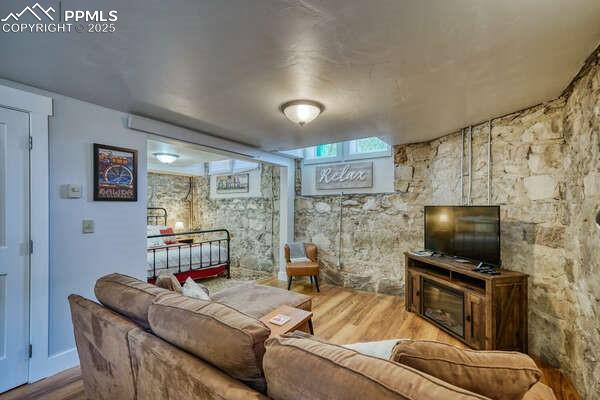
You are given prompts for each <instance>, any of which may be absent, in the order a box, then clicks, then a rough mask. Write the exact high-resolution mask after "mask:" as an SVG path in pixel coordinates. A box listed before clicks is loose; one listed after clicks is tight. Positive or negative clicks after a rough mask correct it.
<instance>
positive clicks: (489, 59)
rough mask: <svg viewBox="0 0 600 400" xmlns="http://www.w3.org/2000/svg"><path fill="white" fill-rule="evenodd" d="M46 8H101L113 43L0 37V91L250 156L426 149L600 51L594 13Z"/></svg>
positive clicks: (546, 88)
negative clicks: (105, 114) (240, 147)
mask: <svg viewBox="0 0 600 400" xmlns="http://www.w3.org/2000/svg"><path fill="white" fill-rule="evenodd" d="M26 3H29V2H27V1H23V0H3V1H2V2H1V4H0V15H1V16H2V17H3V16H4V15H5V14H8V12H10V11H19V10H20V9H22V8H23V5H24V4H26ZM55 3H58V2H57V1H55V2H52V1H47V2H44V4H46V5H50V4H55ZM61 6H62V7H63V9H68V8H77V9H83V10H85V9H103V10H109V9H115V10H117V11H118V13H119V21H118V22H117V28H118V32H117V33H104V34H89V33H81V34H77V33H70V34H40V33H36V34H22V33H20V34H14V33H12V34H7V33H1V32H0V50H1V51H2V53H1V54H2V60H1V62H0V76H1V77H4V78H7V79H10V80H14V81H18V82H21V83H25V84H30V85H33V86H37V87H40V88H43V89H47V90H50V91H54V92H58V93H61V94H64V95H67V96H72V97H75V98H78V99H82V100H85V101H89V102H92V103H97V104H100V105H103V106H107V107H111V108H114V109H118V110H121V111H125V112H131V113H136V114H140V115H145V116H149V117H152V118H155V119H159V120H163V121H167V122H171V123H174V124H177V125H181V126H186V127H190V128H194V129H198V130H203V131H206V132H209V133H212V134H215V135H218V136H222V137H227V138H230V139H235V140H237V141H240V142H244V143H248V144H251V145H255V146H258V147H261V148H263V149H265V150H273V149H288V148H294V147H299V146H305V145H311V144H315V143H319V142H332V141H338V140H341V139H348V138H354V137H364V136H372V135H383V136H389V137H390V138H391V140H392V141H393V142H394V143H406V142H415V141H423V140H427V139H431V138H435V137H439V136H441V135H443V134H446V133H448V132H451V131H453V130H455V129H458V128H460V127H462V126H465V125H468V124H470V123H476V122H480V121H483V120H486V119H488V118H489V117H493V116H499V115H502V114H505V113H507V112H512V111H515V110H519V109H521V108H524V107H527V106H530V105H534V104H537V103H539V102H542V101H544V100H549V99H551V98H554V97H556V96H558V95H559V94H560V93H561V91H562V90H563V89H564V88H565V87H566V85H567V84H568V83H569V81H570V80H571V79H572V78H573V76H574V75H575V74H576V73H577V71H578V69H579V68H580V67H581V65H582V63H583V62H584V60H585V58H586V57H587V56H588V55H589V54H590V53H591V52H592V50H593V49H594V48H595V47H596V45H597V44H598V41H599V39H600V1H598V0H553V1H547V0H528V1H523V0H503V1H473V0H468V1H467V0H452V1H448V0H427V1H414V0H411V1H408V0H372V1H366V0H327V1H325V0H323V1H317V0H254V1H249V0H202V1H199V0H187V1H185V0H169V1H164V0H160V1H159V0H144V1H136V2H134V1H120V0H119V1H118V0H104V1H97V0H96V1H90V0H77V1H74V0H63V1H62V3H61ZM294 98H310V99H315V100H318V101H321V102H322V103H324V104H325V107H326V110H325V112H324V114H323V115H322V116H321V117H319V118H318V119H317V120H315V121H314V122H312V123H311V124H310V125H307V126H306V127H304V128H300V127H295V126H293V125H292V124H291V123H290V122H289V121H287V120H286V119H285V118H284V117H283V116H282V114H281V113H280V112H279V111H278V106H279V105H280V104H281V103H282V102H284V101H287V100H290V99H294Z"/></svg>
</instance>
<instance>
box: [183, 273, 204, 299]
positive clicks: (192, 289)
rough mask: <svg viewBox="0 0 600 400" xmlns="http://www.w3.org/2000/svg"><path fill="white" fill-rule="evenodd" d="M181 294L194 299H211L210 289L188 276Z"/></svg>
mask: <svg viewBox="0 0 600 400" xmlns="http://www.w3.org/2000/svg"><path fill="white" fill-rule="evenodd" d="M181 294H183V295H184V296H186V297H192V298H194V299H200V300H210V296H209V293H208V289H207V288H206V287H205V286H204V285H201V284H199V283H196V282H194V280H193V279H192V278H187V279H186V280H185V283H184V284H183V287H182V290H181Z"/></svg>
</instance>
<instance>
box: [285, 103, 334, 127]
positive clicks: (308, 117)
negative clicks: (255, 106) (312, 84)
mask: <svg viewBox="0 0 600 400" xmlns="http://www.w3.org/2000/svg"><path fill="white" fill-rule="evenodd" d="M279 109H280V110H281V112H282V113H283V115H285V116H286V117H287V119H289V120H290V121H292V122H294V123H296V124H298V125H300V126H304V125H306V124H308V123H309V122H310V121H312V120H313V119H315V118H317V117H318V116H319V114H321V113H322V112H323V111H324V110H325V106H323V104H321V103H319V102H318V101H314V100H292V101H288V102H286V103H283V104H282V105H281V106H280V107H279Z"/></svg>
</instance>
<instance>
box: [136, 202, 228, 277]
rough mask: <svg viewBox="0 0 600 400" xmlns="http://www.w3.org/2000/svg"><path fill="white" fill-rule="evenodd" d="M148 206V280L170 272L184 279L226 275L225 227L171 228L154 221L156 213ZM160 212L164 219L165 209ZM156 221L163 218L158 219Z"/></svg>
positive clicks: (226, 240)
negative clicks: (174, 229)
mask: <svg viewBox="0 0 600 400" xmlns="http://www.w3.org/2000/svg"><path fill="white" fill-rule="evenodd" d="M151 210H155V209H150V208H149V209H148V231H147V240H148V245H147V257H146V260H147V264H148V282H150V283H154V282H155V281H156V278H157V277H158V276H159V275H160V274H161V273H173V274H174V275H175V276H176V277H177V279H178V280H179V281H181V282H184V281H185V280H186V279H187V278H188V277H191V278H192V279H202V278H207V277H211V276H217V275H225V276H227V278H229V244H230V236H229V232H228V231H227V230H226V229H212V230H205V231H203V230H193V231H188V232H175V233H173V230H172V229H171V228H169V227H168V226H166V225H154V224H151V218H153V220H152V222H158V221H157V220H156V216H155V215H152V216H151V214H150V212H151ZM158 210H161V211H160V212H161V213H162V214H164V216H161V217H160V218H164V223H166V221H167V218H166V210H164V209H158ZM160 222H163V221H162V220H161V221H160Z"/></svg>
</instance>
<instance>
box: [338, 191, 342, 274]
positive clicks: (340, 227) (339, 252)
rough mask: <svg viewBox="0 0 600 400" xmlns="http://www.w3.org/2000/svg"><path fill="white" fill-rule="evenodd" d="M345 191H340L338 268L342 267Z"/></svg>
mask: <svg viewBox="0 0 600 400" xmlns="http://www.w3.org/2000/svg"><path fill="white" fill-rule="evenodd" d="M343 201H344V192H341V193H340V221H339V225H338V257H337V267H338V269H342V211H343V209H344V204H343Z"/></svg>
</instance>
